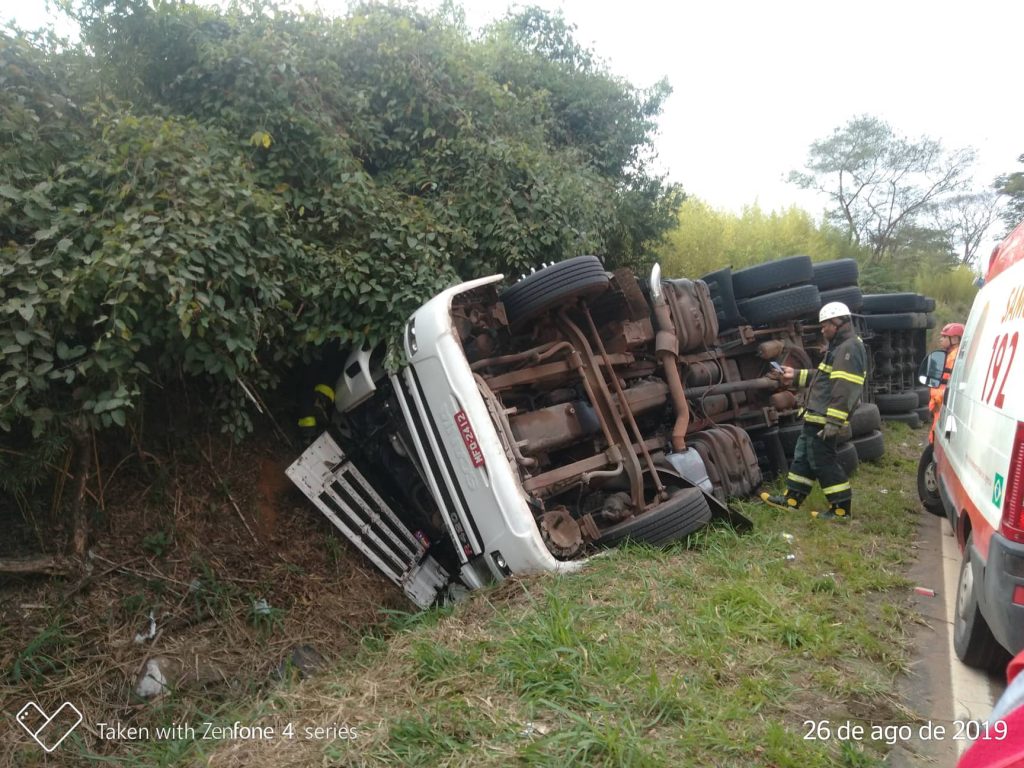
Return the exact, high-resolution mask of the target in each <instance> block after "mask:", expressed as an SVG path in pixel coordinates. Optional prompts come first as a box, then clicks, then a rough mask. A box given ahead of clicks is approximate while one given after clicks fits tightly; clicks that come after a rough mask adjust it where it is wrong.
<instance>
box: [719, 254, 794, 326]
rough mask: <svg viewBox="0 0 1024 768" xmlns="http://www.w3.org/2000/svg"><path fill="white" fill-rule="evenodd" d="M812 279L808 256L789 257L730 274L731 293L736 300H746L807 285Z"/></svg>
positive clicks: (741, 309)
mask: <svg viewBox="0 0 1024 768" xmlns="http://www.w3.org/2000/svg"><path fill="white" fill-rule="evenodd" d="M813 278H814V269H813V268H812V266H811V257H810V256H789V257H787V258H785V259H776V260H775V261H767V262H765V263H763V264H755V265H754V266H752V267H747V268H745V269H739V270H736V271H735V272H733V273H732V291H733V295H734V296H735V297H736V298H737V299H747V298H750V297H751V296H760V295H761V294H764V293H770V292H771V291H777V290H779V289H780V288H786V287H788V286H791V285H799V284H801V283H809V282H811V280H812V279H813ZM740 312H743V307H740ZM748 319H749V318H748Z"/></svg>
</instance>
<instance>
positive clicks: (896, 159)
mask: <svg viewBox="0 0 1024 768" xmlns="http://www.w3.org/2000/svg"><path fill="white" fill-rule="evenodd" d="M973 162H974V151H973V150H971V149H957V150H952V151H947V150H946V149H944V148H943V146H942V143H941V142H939V141H938V140H936V139H931V138H928V137H926V136H925V137H921V138H920V139H917V140H911V139H907V138H905V137H902V136H898V135H897V134H896V133H895V132H894V131H893V129H892V127H891V126H890V125H889V124H888V123H885V122H883V121H881V120H879V119H878V118H875V117H870V116H867V115H865V116H861V117H856V118H853V119H852V120H850V121H849V122H848V123H847V124H846V125H844V126H842V127H840V128H836V129H835V131H833V133H832V135H831V136H829V137H827V138H824V139H820V140H818V141H815V142H814V143H812V144H811V148H810V151H809V153H808V158H807V163H806V168H805V170H803V171H792V172H791V173H790V175H789V180H790V181H791V182H792V183H794V184H796V185H798V186H799V187H801V188H803V189H813V190H816V191H818V192H822V193H824V194H825V195H827V196H828V198H829V199H830V200H831V201H832V207H831V208H830V209H829V211H828V217H829V221H830V222H831V223H833V224H835V225H836V226H838V227H840V228H842V229H844V230H845V231H846V232H847V234H848V237H849V239H850V241H851V242H853V243H855V244H857V245H864V246H866V247H867V248H869V249H870V251H871V254H872V259H873V260H875V261H877V260H879V259H881V258H882V257H884V256H887V255H889V256H891V255H892V254H893V252H894V251H895V250H896V248H897V247H898V245H899V236H900V232H901V230H903V229H905V228H907V227H911V226H914V225H915V224H916V223H917V222H918V219H919V218H921V217H922V216H924V215H925V214H928V213H929V212H930V211H932V210H933V209H934V208H935V207H936V206H938V205H940V204H942V203H943V202H945V200H946V199H947V198H948V197H949V196H951V195H954V194H956V193H959V192H962V191H963V190H964V189H965V188H966V187H967V185H968V183H969V176H968V172H969V170H970V168H971V165H972V164H973Z"/></svg>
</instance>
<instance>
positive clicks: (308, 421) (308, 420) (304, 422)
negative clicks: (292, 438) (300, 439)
mask: <svg viewBox="0 0 1024 768" xmlns="http://www.w3.org/2000/svg"><path fill="white" fill-rule="evenodd" d="M299 426H300V427H315V426H316V417H315V416H303V417H302V418H301V419H299Z"/></svg>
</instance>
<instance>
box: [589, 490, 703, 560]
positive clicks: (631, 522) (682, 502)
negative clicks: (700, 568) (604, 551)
mask: <svg viewBox="0 0 1024 768" xmlns="http://www.w3.org/2000/svg"><path fill="white" fill-rule="evenodd" d="M710 520H711V507H710V506H708V502H707V499H705V498H704V492H703V491H702V490H700V489H699V488H680V489H679V490H678V491H677V492H676V493H675V495H673V496H672V497H671V498H670V499H669V500H668V501H666V502H665V503H664V504H662V505H660V506H659V507H657V508H655V509H652V510H650V511H649V512H644V513H643V514H640V515H637V516H636V517H631V518H629V519H628V520H624V521H623V522H621V523H618V524H617V525H613V526H611V527H610V528H606V529H605V530H604V532H602V534H601V536H600V538H599V539H598V540H597V543H598V544H600V545H601V546H604V547H612V546H616V545H618V544H622V543H624V542H625V541H626V540H627V539H628V540H631V541H639V542H644V543H646V544H654V545H662V544H669V543H671V542H673V541H676V540H678V539H682V538H684V537H686V536H689V535H690V534H691V533H693V532H694V531H697V530H700V529H701V528H703V527H704V526H705V525H707V523H708V521H710Z"/></svg>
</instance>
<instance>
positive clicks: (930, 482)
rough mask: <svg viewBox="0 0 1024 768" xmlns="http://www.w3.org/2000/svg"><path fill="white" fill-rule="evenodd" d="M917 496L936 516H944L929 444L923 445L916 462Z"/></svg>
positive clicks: (933, 457) (932, 452)
mask: <svg viewBox="0 0 1024 768" xmlns="http://www.w3.org/2000/svg"><path fill="white" fill-rule="evenodd" d="M917 498H919V499H920V500H921V504H922V505H923V506H924V508H925V509H926V510H928V511H929V512H931V513H932V514H933V515H935V516H936V517H945V516H946V510H945V508H944V507H943V506H942V497H940V496H939V479H938V477H936V475H935V454H934V450H933V448H932V446H931V444H929V445H927V446H925V449H924V453H922V454H921V460H920V461H918V462H917Z"/></svg>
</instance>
